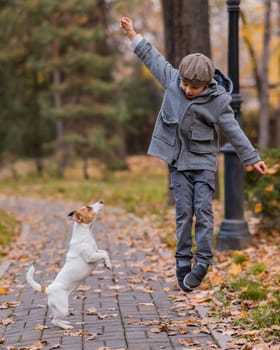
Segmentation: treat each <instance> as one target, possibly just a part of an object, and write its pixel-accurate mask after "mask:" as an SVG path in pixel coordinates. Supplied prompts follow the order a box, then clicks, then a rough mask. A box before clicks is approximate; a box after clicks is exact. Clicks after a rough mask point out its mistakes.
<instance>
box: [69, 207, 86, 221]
mask: <svg viewBox="0 0 280 350" xmlns="http://www.w3.org/2000/svg"><path fill="white" fill-rule="evenodd" d="M68 217H69V218H70V220H72V221H76V222H78V223H81V222H82V221H83V215H81V214H80V213H79V212H77V211H76V210H73V211H71V213H69V214H68Z"/></svg>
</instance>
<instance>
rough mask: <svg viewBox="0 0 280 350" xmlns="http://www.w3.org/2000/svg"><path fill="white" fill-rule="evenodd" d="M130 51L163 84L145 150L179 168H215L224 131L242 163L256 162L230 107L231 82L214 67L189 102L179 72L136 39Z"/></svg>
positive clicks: (158, 54)
mask: <svg viewBox="0 0 280 350" xmlns="http://www.w3.org/2000/svg"><path fill="white" fill-rule="evenodd" d="M134 52H135V54H136V55H137V56H138V57H139V58H140V59H141V60H142V62H143V63H144V64H145V65H146V66H147V68H148V69H149V70H150V71H151V73H152V74H153V75H154V76H155V78H156V79H157V80H158V81H159V83H160V84H161V85H162V86H163V88H164V96H163V101H162V105H161V108H160V111H159V114H158V116H157V120H156V123H155V127H154V130H153V134H152V139H151V142H150V145H149V149H148V154H150V155H153V156H156V157H159V158H161V159H163V160H165V161H166V162H167V163H168V164H169V165H171V166H174V167H176V168H177V169H178V170H179V171H180V170H199V169H208V170H212V171H215V170H216V163H217V153H218V134H217V131H216V129H217V128H219V129H220V131H221V132H222V133H223V134H224V135H225V137H226V138H227V140H228V141H229V142H230V143H231V144H232V145H233V147H234V148H235V150H236V152H237V154H238V156H239V158H240V160H241V162H242V163H243V165H244V166H247V165H250V164H253V163H255V162H257V161H259V160H260V157H259V154H258V151H257V150H256V149H255V148H254V147H253V146H252V145H251V143H250V141H249V140H248V138H247V137H246V135H245V134H244V132H243V131H242V129H241V128H240V126H239V123H238V122H237V121H236V119H235V117H234V113H233V111H232V109H231V107H230V102H231V96H230V93H231V92H232V82H231V81H230V80H229V78H227V77H226V76H225V75H224V74H223V73H222V72H220V71H219V70H216V71H215V76H214V79H213V80H212V82H211V83H210V85H209V86H208V87H207V88H206V89H205V90H204V91H203V92H202V94H201V95H199V96H198V97H196V98H195V99H193V100H190V99H187V98H186V96H185V94H184V93H183V91H182V90H181V88H180V76H179V72H178V70H177V69H175V68H174V67H172V65H171V64H170V63H168V62H167V61H166V60H165V58H164V57H163V56H162V55H161V54H160V53H159V52H158V51H157V50H156V49H155V48H154V47H153V46H152V45H151V44H150V43H149V42H147V41H146V39H144V38H143V39H142V40H141V41H140V42H139V43H138V45H137V46H136V48H135V49H134Z"/></svg>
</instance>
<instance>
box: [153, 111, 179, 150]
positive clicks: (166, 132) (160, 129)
mask: <svg viewBox="0 0 280 350" xmlns="http://www.w3.org/2000/svg"><path fill="white" fill-rule="evenodd" d="M177 124H178V121H177V119H176V117H174V116H173V115H171V114H169V113H167V112H166V111H161V112H160V113H159V117H158V120H157V123H156V126H155V131H154V135H153V136H154V137H156V138H158V139H160V140H162V141H163V142H165V143H167V144H168V145H170V146H174V145H175V142H176V127H177Z"/></svg>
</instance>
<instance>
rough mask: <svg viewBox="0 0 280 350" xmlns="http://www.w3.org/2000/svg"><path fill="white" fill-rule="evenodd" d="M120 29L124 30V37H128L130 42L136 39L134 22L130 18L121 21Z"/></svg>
mask: <svg viewBox="0 0 280 350" xmlns="http://www.w3.org/2000/svg"><path fill="white" fill-rule="evenodd" d="M120 27H121V28H122V31H123V33H124V35H126V36H127V37H128V38H129V39H130V40H133V39H134V38H135V37H136V35H137V34H136V32H135V30H134V28H133V22H132V20H131V19H130V18H128V17H123V18H122V19H121V20H120Z"/></svg>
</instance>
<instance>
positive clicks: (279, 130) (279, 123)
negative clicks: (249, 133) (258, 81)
mask: <svg viewBox="0 0 280 350" xmlns="http://www.w3.org/2000/svg"><path fill="white" fill-rule="evenodd" d="M277 6H278V28H277V29H278V30H277V33H278V34H277V35H278V43H279V46H280V0H278V1H277ZM278 81H280V53H279V50H278ZM276 147H280V89H279V88H278V107H277V111H276Z"/></svg>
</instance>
